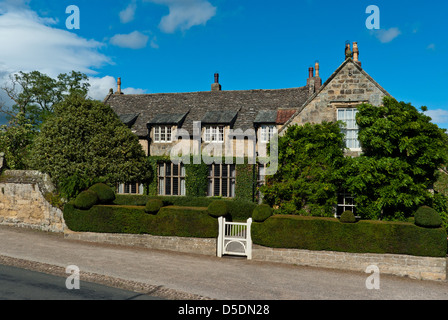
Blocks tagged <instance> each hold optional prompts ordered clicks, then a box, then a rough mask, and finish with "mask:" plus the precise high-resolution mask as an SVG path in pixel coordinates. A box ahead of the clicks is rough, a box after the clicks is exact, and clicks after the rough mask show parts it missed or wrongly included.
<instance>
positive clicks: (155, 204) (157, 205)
mask: <svg viewBox="0 0 448 320" xmlns="http://www.w3.org/2000/svg"><path fill="white" fill-rule="evenodd" d="M162 207H163V201H162V200H159V199H149V200H148V202H147V203H146V206H145V212H146V213H150V214H157V212H159V210H160V209H161V208H162Z"/></svg>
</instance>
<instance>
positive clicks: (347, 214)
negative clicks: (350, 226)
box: [339, 210, 356, 223]
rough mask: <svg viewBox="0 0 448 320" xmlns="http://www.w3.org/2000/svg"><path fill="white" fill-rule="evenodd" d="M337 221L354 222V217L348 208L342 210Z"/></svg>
mask: <svg viewBox="0 0 448 320" xmlns="http://www.w3.org/2000/svg"><path fill="white" fill-rule="evenodd" d="M339 221H340V222H342V223H355V222H356V217H355V215H354V214H353V212H351V211H350V210H346V211H344V212H342V214H341V217H340V218H339Z"/></svg>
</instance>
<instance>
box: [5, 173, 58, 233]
mask: <svg viewBox="0 0 448 320" xmlns="http://www.w3.org/2000/svg"><path fill="white" fill-rule="evenodd" d="M53 191H54V186H53V184H52V183H51V181H50V177H49V176H48V175H46V174H43V173H41V172H39V171H25V170H5V171H4V172H3V174H2V175H0V224H1V225H8V226H17V227H26V228H32V229H39V230H42V231H49V232H58V233H62V232H64V230H65V229H66V225H65V221H64V217H63V213H62V210H60V209H59V208H55V207H53V206H52V205H51V204H50V203H49V202H48V201H47V200H46V199H45V194H46V193H48V192H53Z"/></svg>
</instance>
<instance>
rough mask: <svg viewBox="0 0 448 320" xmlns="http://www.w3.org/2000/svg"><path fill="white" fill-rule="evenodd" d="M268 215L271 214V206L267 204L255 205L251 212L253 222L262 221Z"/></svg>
mask: <svg viewBox="0 0 448 320" xmlns="http://www.w3.org/2000/svg"><path fill="white" fill-rule="evenodd" d="M270 216H272V208H271V207H270V206H269V205H267V204H260V205H258V206H256V207H255V209H254V211H253V212H252V219H254V221H255V222H263V221H265V220H266V219H267V218H269V217H270Z"/></svg>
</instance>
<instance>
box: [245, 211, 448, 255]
mask: <svg viewBox="0 0 448 320" xmlns="http://www.w3.org/2000/svg"><path fill="white" fill-rule="evenodd" d="M446 237H447V234H446V231H445V229H443V228H420V227H418V226H416V225H414V224H412V223H406V222H386V221H373V220H361V221H359V222H357V223H340V222H339V220H338V219H335V218H320V217H303V216H297V215H274V216H272V217H270V218H269V219H267V220H266V221H264V222H262V223H260V222H253V223H252V240H253V243H254V244H258V245H262V246H265V247H272V248H292V249H303V250H325V251H339V252H353V253H380V254H384V253H390V254H408V255H414V256H428V257H445V256H446V252H447V251H446V250H447V241H446Z"/></svg>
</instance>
